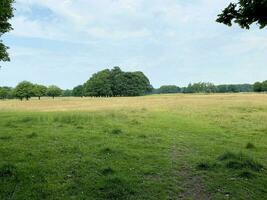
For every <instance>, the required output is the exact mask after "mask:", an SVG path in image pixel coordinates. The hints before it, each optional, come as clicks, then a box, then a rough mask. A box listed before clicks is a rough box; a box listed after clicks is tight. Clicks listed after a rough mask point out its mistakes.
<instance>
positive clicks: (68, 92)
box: [62, 90, 73, 97]
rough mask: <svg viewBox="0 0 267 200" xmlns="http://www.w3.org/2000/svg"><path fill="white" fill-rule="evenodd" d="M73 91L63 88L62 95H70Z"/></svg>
mask: <svg viewBox="0 0 267 200" xmlns="http://www.w3.org/2000/svg"><path fill="white" fill-rule="evenodd" d="M72 93H73V91H72V90H63V93H62V96H63V97H71V96H73V94H72Z"/></svg>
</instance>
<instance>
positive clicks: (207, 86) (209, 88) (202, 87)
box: [184, 82, 217, 93]
mask: <svg viewBox="0 0 267 200" xmlns="http://www.w3.org/2000/svg"><path fill="white" fill-rule="evenodd" d="M216 91H217V88H216V86H215V85H214V84H213V83H205V82H199V83H194V84H191V83H190V84H189V85H188V86H187V88H186V89H185V90H184V92H185V93H214V92H216Z"/></svg>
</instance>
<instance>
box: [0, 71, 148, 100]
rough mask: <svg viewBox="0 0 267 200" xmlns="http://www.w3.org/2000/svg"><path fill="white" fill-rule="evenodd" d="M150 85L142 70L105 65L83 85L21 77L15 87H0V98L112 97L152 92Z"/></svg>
mask: <svg viewBox="0 0 267 200" xmlns="http://www.w3.org/2000/svg"><path fill="white" fill-rule="evenodd" d="M152 90H153V87H152V86H151V84H150V81H149V79H148V78H147V77H146V76H145V75H144V73H143V72H140V71H138V72H124V71H122V70H121V69H120V68H119V67H114V68H113V69H111V70H110V69H105V70H102V71H99V72H97V73H95V74H93V75H92V77H91V78H90V79H89V80H88V81H86V82H85V83H84V84H83V85H78V86H76V87H74V88H73V89H72V90H69V89H68V90H62V89H60V88H59V87H58V86H55V85H52V86H48V87H46V86H44V85H40V84H33V83H31V82H29V81H22V82H21V83H19V84H18V85H17V86H16V87H15V88H11V87H0V99H13V98H17V99H20V100H23V99H25V100H29V99H30V98H31V97H38V98H39V99H41V97H45V96H48V97H52V98H55V97H58V96H65V97H68V96H74V97H84V96H85V97H88V96H89V97H114V96H121V97H123V96H141V95H145V94H149V93H151V92H152Z"/></svg>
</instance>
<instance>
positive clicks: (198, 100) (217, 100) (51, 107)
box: [0, 93, 267, 111]
mask: <svg viewBox="0 0 267 200" xmlns="http://www.w3.org/2000/svg"><path fill="white" fill-rule="evenodd" d="M223 106H227V107H231V106H232V107H238V106H242V107H244V106H245V107H250V106H254V107H255V106H261V107H262V106H263V107H266V106H267V94H255V93H244V94H209V95H205V94H175V95H151V96H144V97H115V98H74V97H66V98H56V99H54V100H53V99H50V98H43V99H41V100H37V99H32V100H30V101H19V100H4V101H0V111H99V110H118V109H123V110H128V109H129V110H136V109H137V110H138V109H146V110H186V111H190V110H194V111H197V110H199V109H200V110H199V111H201V110H202V109H205V108H207V107H208V108H209V110H210V109H212V108H214V109H216V108H221V107H223Z"/></svg>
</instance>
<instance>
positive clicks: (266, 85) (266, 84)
mask: <svg viewBox="0 0 267 200" xmlns="http://www.w3.org/2000/svg"><path fill="white" fill-rule="evenodd" d="M253 89H254V91H255V92H267V80H266V81H263V82H256V83H254V85H253Z"/></svg>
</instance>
